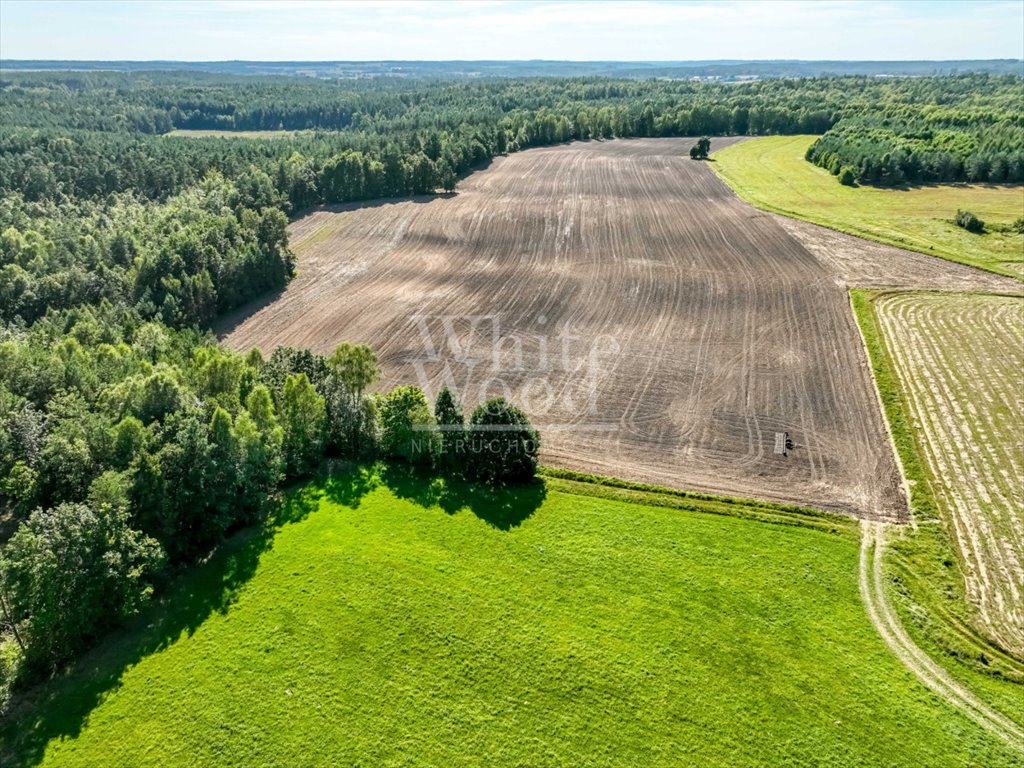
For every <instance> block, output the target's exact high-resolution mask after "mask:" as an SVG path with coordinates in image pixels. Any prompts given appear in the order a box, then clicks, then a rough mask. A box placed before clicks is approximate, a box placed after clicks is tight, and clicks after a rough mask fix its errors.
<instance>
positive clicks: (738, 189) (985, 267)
mask: <svg viewBox="0 0 1024 768" xmlns="http://www.w3.org/2000/svg"><path fill="white" fill-rule="evenodd" d="M758 138H765V137H754V138H753V140H756V139H758ZM728 149H729V147H724V148H723V149H721V150H718V151H720V152H723V151H726V150H728ZM715 154H716V153H712V157H714V155H715ZM711 168H712V170H713V171H714V173H715V175H716V176H718V178H719V179H721V180H722V183H724V184H725V185H726V186H727V187H729V189H731V190H732V191H733V192H734V193H735V194H736V195H737V197H739V198H741V199H742V200H744V201H745V202H747V203H749V204H750V205H752V206H753V207H755V208H758V209H759V210H762V211H768V212H769V213H776V214H778V215H780V216H786V217H787V218H790V219H797V220H798V221H806V222H807V223H808V224H814V225H815V226H819V227H824V228H825V229H831V230H832V231H834V232H841V233H842V234H844V235H852V236H854V237H859V238H862V239H864V240H871V241H872V242H876V243H881V244H882V245H888V246H891V247H893V248H900V249H902V250H904V251H913V252H915V253H920V254H923V255H925V256H932V257H934V258H937V259H942V260H943V261H948V262H951V263H953V264H960V265H962V266H965V267H973V268H974V269H980V270H981V271H983V272H988V273H990V274H993V275H999V276H1000V277H1009V278H1012V279H1014V280H1017V281H1018V282H1021V283H1024V275H1022V274H1021V273H1020V272H1019V271H1016V270H1013V269H1010V268H1009V267H1005V266H1003V265H1001V264H985V263H984V262H979V261H977V260H976V259H971V258H967V257H963V256H961V257H957V256H956V255H955V254H952V253H945V252H941V251H936V250H927V249H925V248H922V247H919V246H916V245H915V244H914V243H908V242H906V241H900V240H898V239H896V238H888V237H885V236H884V235H881V234H878V233H877V232H870V231H867V230H863V229H858V228H857V227H852V226H848V227H843V226H841V225H839V224H836V223H834V222H825V221H823V220H822V219H820V218H815V217H813V216H811V215H808V214H804V213H800V212H797V211H791V210H788V209H786V208H781V207H779V206H777V205H773V204H772V203H770V202H768V201H767V200H764V199H762V198H760V197H758V196H755V195H752V194H750V192H749V190H747V189H745V188H744V187H742V186H741V185H739V184H738V183H736V181H735V180H734V179H731V178H729V176H728V175H727V174H726V173H724V172H723V171H721V170H719V168H718V167H717V166H716V165H715V164H711ZM836 183H837V184H838V183H839V182H838V181H837V182H836Z"/></svg>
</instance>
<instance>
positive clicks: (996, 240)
mask: <svg viewBox="0 0 1024 768" xmlns="http://www.w3.org/2000/svg"><path fill="white" fill-rule="evenodd" d="M815 138H816V137H815V136H768V137H764V138H758V139H751V140H748V141H744V142H741V143H738V144H733V145H731V146H728V147H726V148H725V149H722V150H719V151H716V152H715V153H714V155H713V159H714V161H715V162H714V163H712V164H711V165H712V167H713V168H714V170H715V172H716V173H717V174H718V175H719V176H720V177H721V178H722V179H723V180H724V181H725V182H726V183H727V184H728V185H729V186H730V187H732V188H733V190H735V192H736V193H737V194H738V195H739V196H740V197H742V198H743V199H744V200H746V201H747V202H749V203H750V204H752V205H755V206H757V207H758V208H762V209H765V210H768V211H774V212H775V213H781V214H783V215H785V216H790V217H793V218H797V219H803V220H805V221H809V222H812V223H814V224H820V225H822V226H825V227H829V228H830V229H835V230H838V231H840V232H846V233H848V234H851V235H857V236H858V237H864V238H867V239H869V240H877V241H879V242H882V243H885V244H887V245H893V246H896V247H898V248H905V249H908V250H912V251H919V252H921V253H926V254H929V255H931V256H939V257H941V258H944V259H949V260H950V261H955V262H959V263H961V264H967V265H969V266H973V267H978V268H980V269H985V270H988V271H990V272H995V273H997V274H1001V275H1007V276H1009V277H1013V278H1016V279H1018V280H1020V279H1022V271H1024V236H1022V235H1020V234H1015V233H1012V232H1008V231H995V229H996V228H997V227H998V228H1002V227H1005V226H1007V225H1009V224H1010V223H1012V222H1013V221H1014V220H1015V219H1017V218H1018V217H1020V216H1021V215H1022V214H1024V186H1009V185H997V184H946V185H922V186H919V187H908V188H898V189H882V188H876V187H867V186H865V187H844V186H842V185H841V184H839V182H837V181H836V179H835V177H834V176H832V175H831V174H830V173H828V171H826V170H825V169H823V168H819V167H817V166H815V165H812V164H811V163H809V162H807V161H806V160H805V159H804V152H805V151H806V150H807V147H809V146H810V145H811V143H812V142H813V141H814V139H815ZM958 208H963V209H966V210H970V211H973V212H974V213H976V214H977V215H978V216H979V217H980V218H981V219H982V220H984V221H985V222H986V223H987V224H989V225H991V226H990V227H989V228H990V230H992V231H990V232H989V233H987V234H984V235H975V234H971V233H969V232H967V231H965V230H963V229H961V228H959V227H957V226H955V225H954V224H953V221H952V220H953V217H954V216H955V215H956V211H957V209H958Z"/></svg>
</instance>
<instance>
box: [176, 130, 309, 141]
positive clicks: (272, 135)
mask: <svg viewBox="0 0 1024 768" xmlns="http://www.w3.org/2000/svg"><path fill="white" fill-rule="evenodd" d="M303 133H304V132H303V131H217V130H194V131H193V130H188V129H185V128H176V129H175V130H173V131H168V132H167V133H165V134H164V136H169V137H171V138H180V139H281V138H285V137H287V136H301V135H302V134H303Z"/></svg>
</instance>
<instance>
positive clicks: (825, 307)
mask: <svg viewBox="0 0 1024 768" xmlns="http://www.w3.org/2000/svg"><path fill="white" fill-rule="evenodd" d="M728 142H729V140H716V141H715V148H719V147H721V146H724V145H725V144H726V143H728ZM691 144H692V140H690V139H649V140H633V141H613V142H590V143H577V144H572V145H567V146H558V147H550V148H544V149H536V150H531V151H528V152H522V153H518V154H515V155H511V156H508V157H503V158H499V159H498V160H496V161H495V162H494V163H493V164H492V165H491V166H490V167H489V168H488V169H487V170H484V171H481V172H478V173H475V174H473V175H472V176H470V177H469V178H467V179H466V180H465V181H463V182H461V183H460V185H459V190H458V192H457V193H456V194H454V195H451V196H446V197H434V198H421V199H414V200H403V201H398V202H384V203H379V204H373V205H365V206H347V207H342V208H336V209H332V210H321V211H317V212H314V213H312V214H310V215H308V216H306V217H305V218H303V219H301V220H299V221H297V222H296V223H295V224H294V225H293V228H292V242H293V247H294V249H295V251H296V254H297V256H298V268H299V275H298V277H297V278H296V279H295V280H294V281H293V282H292V283H291V284H290V285H289V286H288V288H287V289H286V290H285V291H284V293H283V294H282V295H281V296H279V297H277V298H276V299H275V300H274V301H273V302H271V303H268V304H266V305H264V306H260V307H250V308H248V309H247V310H245V311H243V312H241V313H238V314H236V315H235V316H234V317H230V318H227V319H226V321H225V324H224V326H223V328H222V331H223V335H224V338H225V341H226V342H227V343H228V344H229V345H230V346H232V347H234V348H237V349H248V348H250V347H254V346H255V347H259V348H261V349H262V350H263V351H264V352H269V351H270V350H272V349H273V348H274V347H276V346H278V345H282V344H287V345H295V346H307V347H310V348H312V349H314V350H317V351H321V352H326V351H329V350H331V349H332V348H333V347H334V346H335V345H336V344H337V343H338V342H340V341H342V340H348V341H353V342H365V343H367V344H369V345H371V346H372V347H373V348H374V349H376V350H377V351H378V353H379V354H380V356H381V362H382V368H383V372H384V380H383V382H382V385H383V386H390V385H393V384H397V383H407V382H412V383H417V384H420V385H421V386H423V387H424V388H425V389H427V391H428V395H430V396H433V395H434V394H435V393H436V390H437V388H438V387H439V386H440V385H441V383H442V382H446V383H448V384H449V385H454V388H455V389H456V390H457V391H458V392H459V394H460V395H461V396H462V399H463V400H464V402H465V403H466V404H467V405H468V406H473V405H475V404H476V403H477V402H479V401H480V400H482V399H483V398H484V397H485V396H488V395H495V394H503V393H504V394H508V395H511V397H512V398H514V399H515V400H516V401H518V402H519V403H521V404H522V405H524V407H525V409H526V410H527V411H528V412H529V413H530V415H531V417H532V418H533V419H534V420H535V422H536V423H537V425H538V426H539V427H540V429H541V432H542V435H543V436H544V447H543V457H542V458H543V460H544V461H545V462H546V463H549V464H553V465H562V466H569V467H572V468H576V469H582V470H587V471H595V472H600V473H604V474H613V475H617V476H620V477H625V478H629V479H634V480H639V481H647V482H654V483H658V484H661V485H672V486H679V487H687V488H697V489H702V490H707V491H716V492H723V493H727V494H733V495H740V496H749V497H758V498H767V499H774V500H783V501H792V502H797V503H802V504H810V505H814V506H817V507H823V508H828V509H835V510H840V511H843V512H848V513H851V514H855V515H858V516H862V517H871V518H875V519H888V520H894V519H897V518H898V517H899V516H900V515H902V514H903V512H902V510H903V509H904V505H903V503H902V498H901V492H900V490H899V488H900V485H899V480H898V474H897V470H896V468H895V465H894V461H893V458H892V452H891V450H890V447H889V444H888V442H887V440H886V437H885V432H884V427H883V424H882V420H881V414H880V412H879V409H878V405H877V403H876V399H875V395H874V393H873V390H872V386H873V385H872V382H871V379H870V374H869V372H868V370H867V367H866V362H865V360H864V353H863V349H862V344H861V341H860V337H859V334H858V331H857V328H856V326H855V324H854V322H853V319H852V317H851V313H850V309H849V302H848V299H847V295H846V287H847V284H848V281H849V279H850V278H851V271H850V270H849V269H847V268H846V267H842V265H843V264H846V265H848V264H850V263H851V259H850V257H849V255H847V256H845V257H843V258H838V257H836V258H823V257H822V256H821V255H815V254H813V253H812V252H811V251H809V250H808V249H807V248H805V247H804V245H803V244H801V242H800V241H798V240H797V239H796V238H795V237H794V236H793V234H791V233H790V232H789V231H787V230H786V229H784V228H783V227H782V226H780V224H779V223H778V221H777V219H776V218H775V217H773V216H772V215H769V214H765V213H763V212H761V211H758V210H755V209H754V208H752V207H750V206H749V205H748V204H746V203H745V202H743V201H742V200H740V199H739V198H738V197H736V195H734V194H733V193H732V192H731V191H730V190H729V189H728V188H727V187H726V186H725V185H724V184H723V183H722V182H721V181H720V180H719V179H718V178H717V177H716V176H715V175H714V174H713V173H712V171H711V169H710V168H709V166H708V165H707V164H705V163H700V162H695V161H691V160H690V159H689V158H688V157H685V155H686V153H687V150H688V148H689V147H690V145H691ZM833 250H834V248H833ZM893 250H894V252H895V253H897V254H899V253H901V252H899V251H895V249H893ZM852 261H854V262H855V261H856V259H855V258H854V259H853V260H852ZM947 271H950V272H955V273H956V274H955V275H953V276H952V279H954V281H955V287H957V288H964V287H972V280H973V278H972V276H971V274H970V273H966V271H965V270H964V269H963V268H962V267H958V266H957V265H951V264H948V263H945V262H942V261H939V260H937V259H929V258H927V257H919V258H918V259H917V260H916V261H914V262H913V263H910V264H908V265H907V266H905V267H900V268H898V269H897V270H896V272H897V273H898V275H899V280H897V281H895V282H899V283H901V284H913V283H914V278H915V275H917V274H918V273H920V274H921V277H922V279H926V280H927V284H928V285H929V286H933V285H935V284H936V283H938V284H941V283H942V281H943V279H945V278H944V276H945V275H946V272H947ZM853 272H854V273H855V272H856V270H854V271H853ZM852 276H853V277H854V279H855V274H854V275H852ZM992 279H993V276H984V275H982V276H980V277H978V280H979V281H980V282H979V284H978V285H977V286H973V287H977V288H991V287H992V286H991V285H989V284H988V283H989V282H991V280H992ZM994 279H996V280H998V279H999V278H994ZM779 432H782V433H788V434H789V437H790V439H791V441H792V449H791V450H789V451H788V453H787V454H786V455H780V454H776V453H775V452H774V447H775V444H776V434H777V433H779Z"/></svg>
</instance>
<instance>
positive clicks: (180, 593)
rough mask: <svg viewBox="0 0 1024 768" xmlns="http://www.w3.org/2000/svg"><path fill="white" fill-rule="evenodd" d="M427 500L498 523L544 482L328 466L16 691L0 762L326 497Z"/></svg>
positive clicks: (74, 730) (533, 499) (38, 751)
mask: <svg viewBox="0 0 1024 768" xmlns="http://www.w3.org/2000/svg"><path fill="white" fill-rule="evenodd" d="M382 485H383V486H386V487H387V488H388V489H389V490H390V491H391V492H392V493H393V494H395V496H397V497H398V498H401V499H406V500H408V501H412V502H414V503H416V504H419V505H420V506H423V507H425V508H426V507H440V508H441V509H443V510H444V511H445V512H447V513H448V514H455V513H456V512H458V511H460V510H462V509H469V510H470V511H472V513H473V514H474V515H476V516H477V517H478V518H480V519H481V520H484V521H485V522H487V523H488V524H490V525H492V526H494V527H495V528H498V529H499V530H502V531H508V530H510V529H512V528H515V527H517V526H519V525H521V524H522V523H523V521H524V520H526V519H527V518H528V517H530V515H532V514H533V513H534V512H535V511H536V510H537V508H538V507H539V506H540V505H541V503H542V502H543V501H544V496H545V493H546V491H545V488H544V483H543V482H542V481H540V480H536V481H534V482H532V483H530V484H527V485H523V486H513V487H507V488H489V487H482V486H476V485H473V484H470V483H467V482H465V481H462V480H450V479H448V480H442V479H440V478H436V477H431V476H428V475H427V474H425V473H422V472H420V471H417V470H416V469H415V468H413V467H411V466H408V465H404V464H394V465H391V464H370V465H357V464H352V463H341V464H335V465H329V466H328V472H327V473H325V474H323V475H321V476H319V477H317V478H314V479H313V480H311V481H310V482H308V483H306V484H305V485H301V486H298V487H295V488H292V489H290V490H288V491H286V492H285V493H284V495H283V497H282V499H281V501H280V502H279V503H278V504H276V505H275V507H274V509H273V510H272V511H271V513H270V514H269V516H268V518H267V520H266V522H265V523H264V524H263V525H256V526H252V527H249V528H246V529H244V530H242V531H239V532H238V533H236V534H235V535H234V536H232V537H230V538H229V539H228V540H227V541H225V542H224V543H223V544H222V545H221V546H220V547H219V548H218V549H217V550H216V551H215V552H214V553H213V554H212V555H211V556H210V557H209V558H208V559H207V560H205V561H204V562H202V563H200V564H198V565H195V566H191V567H189V568H188V569H187V570H186V571H185V572H184V573H183V574H181V576H179V577H178V578H177V579H176V580H175V581H173V582H172V583H171V584H170V585H168V587H167V588H166V589H165V590H164V592H163V597H161V598H160V599H159V600H157V601H155V602H154V603H153V604H152V605H151V606H150V607H149V608H148V609H147V610H146V611H145V612H144V613H143V614H142V615H141V616H139V617H137V618H136V619H134V620H132V621H131V622H129V623H128V624H127V625H126V626H125V627H124V628H122V629H120V630H118V631H115V632H113V633H111V634H110V635H108V636H106V637H105V638H103V639H102V640H101V641H100V643H99V644H98V645H97V646H96V647H95V648H93V649H92V650H91V651H88V652H87V653H86V654H84V655H83V656H82V657H81V658H80V659H79V660H78V661H77V662H76V663H74V664H73V665H72V666H71V667H70V668H69V669H67V670H66V671H64V672H63V673H61V674H59V675H58V676H56V677H54V678H53V679H51V680H47V681H44V682H41V683H39V684H37V685H36V686H34V687H32V688H29V689H27V690H25V691H22V692H20V693H17V694H15V697H14V699H13V701H12V702H11V703H10V706H9V708H8V710H7V711H5V712H3V713H2V715H3V717H2V720H0V765H2V766H4V768H7V766H11V768H14V766H29V765H35V764H36V763H38V762H39V761H40V760H41V759H42V757H43V754H44V752H45V750H46V745H47V744H48V743H49V742H50V741H51V740H53V739H61V738H74V737H76V736H77V735H78V734H79V732H80V731H81V730H82V726H83V725H84V724H85V722H86V720H87V719H88V717H89V713H90V712H92V710H93V709H94V708H96V707H97V706H98V705H99V704H100V703H101V702H102V700H103V698H104V697H105V696H106V695H107V694H109V693H111V692H113V691H116V690H117V688H118V687H119V686H120V684H121V677H122V675H123V674H124V672H125V670H127V669H129V668H130V667H132V666H134V665H135V664H137V663H139V662H140V661H141V660H142V659H144V658H145V657H146V656H148V655H150V654H152V653H156V652H157V651H160V650H162V649H164V648H167V647H168V646H170V645H172V644H173V643H174V642H176V641H177V640H178V639H180V638H181V637H182V636H183V635H184V636H190V635H192V634H193V633H195V632H196V630H198V629H199V627H201V626H202V624H203V622H205V621H206V619H207V618H209V617H210V616H211V615H213V614H214V613H224V612H226V611H227V610H228V608H229V607H230V606H231V604H232V603H233V602H234V601H235V599H236V598H237V597H238V594H239V592H240V590H241V589H242V587H243V586H244V585H245V584H246V582H248V581H249V579H251V578H252V576H253V574H255V572H256V568H257V566H258V565H259V561H260V557H261V556H262V555H263V553H264V552H266V551H267V550H269V549H270V548H271V547H273V542H274V535H275V533H276V532H277V530H278V529H280V528H281V527H283V526H285V525H290V524H292V523H296V522H300V521H301V520H303V519H305V518H306V517H307V516H308V515H309V514H310V513H311V512H312V511H314V510H315V509H317V507H318V506H319V505H320V502H321V501H322V500H324V499H326V500H328V501H331V502H333V503H336V504H342V505H344V506H347V507H352V508H358V506H359V505H360V503H361V501H362V499H363V497H364V496H365V495H366V494H368V493H370V492H371V491H373V490H374V489H375V488H378V487H380V486H382Z"/></svg>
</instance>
